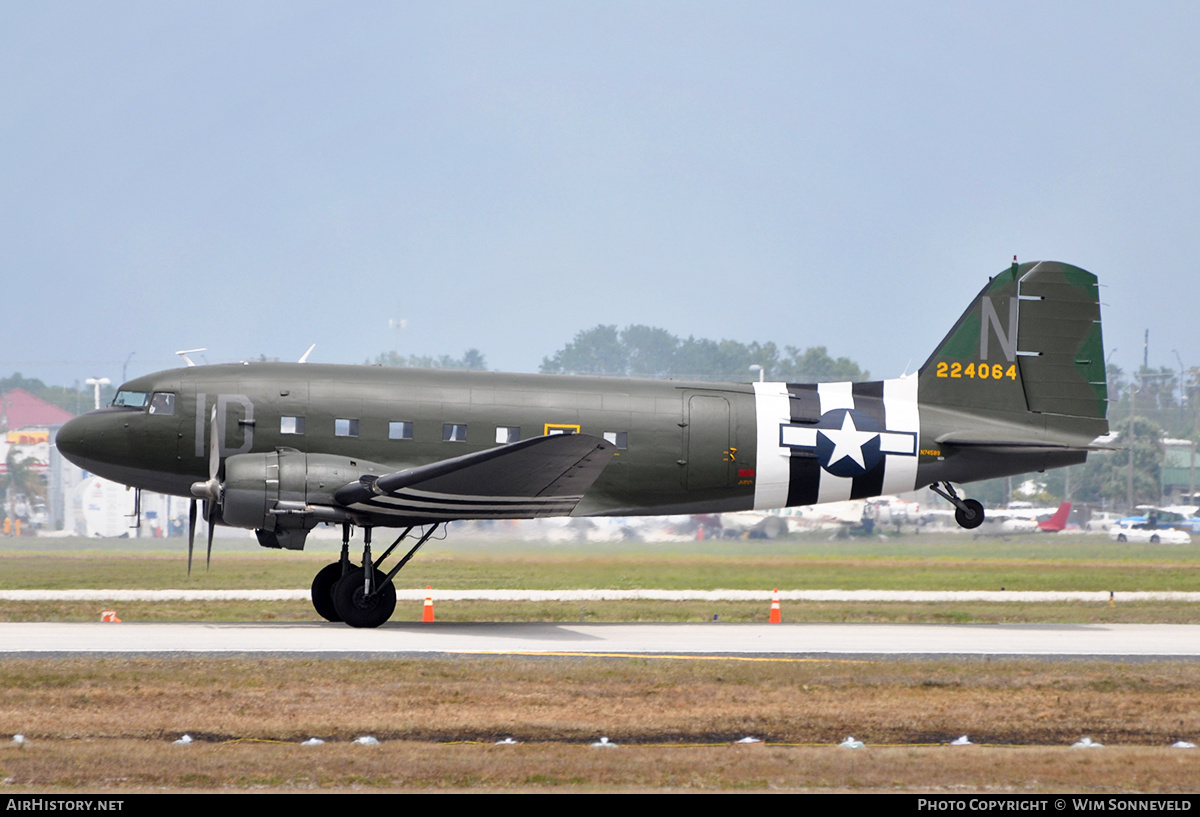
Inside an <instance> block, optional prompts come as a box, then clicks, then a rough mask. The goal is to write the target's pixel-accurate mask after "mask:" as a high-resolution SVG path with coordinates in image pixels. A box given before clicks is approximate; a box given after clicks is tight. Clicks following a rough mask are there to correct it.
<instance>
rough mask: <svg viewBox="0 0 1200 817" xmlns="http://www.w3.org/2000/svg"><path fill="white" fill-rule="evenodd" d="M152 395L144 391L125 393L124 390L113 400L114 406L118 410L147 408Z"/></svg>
mask: <svg viewBox="0 0 1200 817" xmlns="http://www.w3.org/2000/svg"><path fill="white" fill-rule="evenodd" d="M149 399H150V395H149V393H147V392H144V391H125V390H124V389H122V390H121V391H119V392H117V396H116V397H114V398H113V401H112V404H113V405H114V406H116V407H118V408H145V407H146V401H147V400H149Z"/></svg>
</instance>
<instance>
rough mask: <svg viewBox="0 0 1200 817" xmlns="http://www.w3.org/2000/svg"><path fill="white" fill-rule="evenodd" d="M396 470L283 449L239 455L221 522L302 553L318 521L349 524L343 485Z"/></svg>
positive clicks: (229, 467)
mask: <svg viewBox="0 0 1200 817" xmlns="http://www.w3.org/2000/svg"><path fill="white" fill-rule="evenodd" d="M390 470H393V469H389V468H386V467H384V466H382V465H379V464H377V463H373V462H367V461H365V460H357V459H350V458H349V457H338V456H334V455H331V454H305V453H303V452H301V451H297V450H295V449H292V448H279V449H276V450H275V451H272V452H270V453H265V454H235V455H234V456H232V457H229V458H228V459H227V460H225V481H224V483H223V485H224V492H223V496H222V500H221V518H222V521H223V522H224V523H225V524H226V525H231V526H233V527H237V528H254V529H256V530H257V531H259V541H260V543H262V544H264V545H266V546H268V547H285V548H288V549H291V550H302V549H303V548H304V539H305V537H306V535H307V533H308V531H310V530H311V529H312V528H314V527H315V526H316V525H317V523H318V522H344V521H347V520H349V519H350V513H349V512H348V511H347V510H345V509H344V508H343V507H341V506H340V505H339V503H338V502H337V501H336V500H334V498H333V494H334V492H335V491H336V490H337V489H338V488H341V487H342V486H343V485H346V484H347V483H350V482H354V481H355V480H357V479H358V478H359V477H361V476H363V475H364V474H373V475H376V476H379V475H382V474H386V473H388V472H389V471H390Z"/></svg>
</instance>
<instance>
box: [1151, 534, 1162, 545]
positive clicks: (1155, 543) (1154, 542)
mask: <svg viewBox="0 0 1200 817" xmlns="http://www.w3.org/2000/svg"><path fill="white" fill-rule="evenodd" d="M1161 541H1162V540H1161V539H1159V538H1158V534H1157V533H1156V534H1154V535H1153V536H1151V537H1150V544H1152V545H1157V544H1158V543H1159V542H1161Z"/></svg>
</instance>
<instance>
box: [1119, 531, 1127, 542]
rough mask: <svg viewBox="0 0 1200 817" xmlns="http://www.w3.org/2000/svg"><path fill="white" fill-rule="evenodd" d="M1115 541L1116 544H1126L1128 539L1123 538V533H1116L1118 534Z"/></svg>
mask: <svg viewBox="0 0 1200 817" xmlns="http://www.w3.org/2000/svg"><path fill="white" fill-rule="evenodd" d="M1117 541H1118V542H1128V541H1129V540H1128V539H1127V538H1126V537H1125V534H1123V533H1118V534H1117Z"/></svg>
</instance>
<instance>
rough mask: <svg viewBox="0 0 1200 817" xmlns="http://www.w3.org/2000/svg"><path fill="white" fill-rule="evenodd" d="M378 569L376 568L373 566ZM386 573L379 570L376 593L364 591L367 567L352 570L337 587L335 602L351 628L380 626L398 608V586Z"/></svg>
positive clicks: (376, 572) (339, 613)
mask: <svg viewBox="0 0 1200 817" xmlns="http://www.w3.org/2000/svg"><path fill="white" fill-rule="evenodd" d="M371 569H372V570H375V568H371ZM385 578H386V577H385V575H384V573H383V571H381V570H375V582H374V585H375V592H373V593H372V594H371V595H370V596H367V595H366V594H365V593H364V592H363V569H362V568H361V567H360V568H357V569H355V570H351V571H350V572H349V573H347V574H346V575H345V576H343V577H342V580H341V581H339V582H338V583H337V584H336V585H334V588H333V604H334V607H335V608H336V609H337V614H338V615H339V616H341V617H342V621H344V622H346V623H347V624H349V625H350V626H351V627H378V626H379V625H380V624H383V623H384V622H385V621H387V620H388V619H389V618H391V617H392V613H394V612H395V611H396V586H395V585H394V584H392V583H391V582H386V583H385V582H384V579H385Z"/></svg>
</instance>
